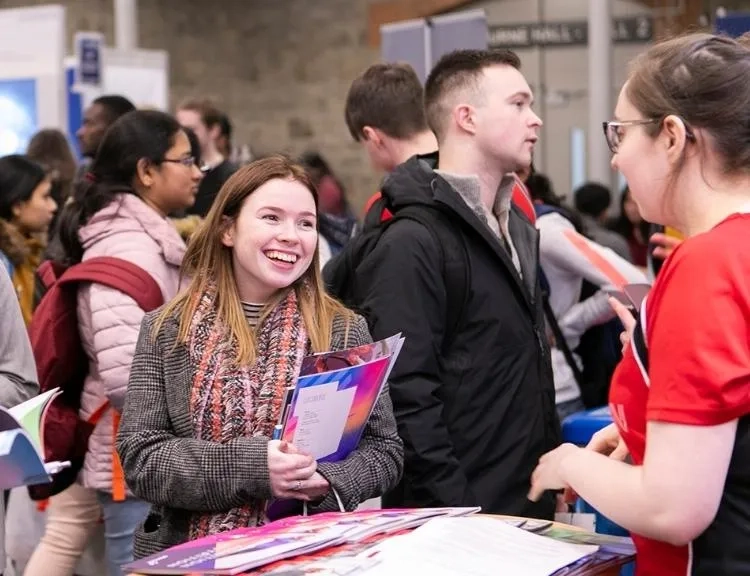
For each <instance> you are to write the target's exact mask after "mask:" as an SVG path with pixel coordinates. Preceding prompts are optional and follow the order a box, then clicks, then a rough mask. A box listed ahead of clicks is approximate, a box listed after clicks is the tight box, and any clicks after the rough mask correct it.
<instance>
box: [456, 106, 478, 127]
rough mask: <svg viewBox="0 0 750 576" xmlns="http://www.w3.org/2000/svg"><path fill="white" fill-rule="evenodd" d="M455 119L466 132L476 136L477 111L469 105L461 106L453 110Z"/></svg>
mask: <svg viewBox="0 0 750 576" xmlns="http://www.w3.org/2000/svg"><path fill="white" fill-rule="evenodd" d="M453 117H454V118H455V121H456V124H458V125H459V126H460V127H461V128H462V129H463V130H464V131H466V132H468V133H469V134H474V133H476V131H477V126H476V111H475V110H474V107H473V106H471V105H469V104H459V105H458V106H456V107H455V108H454V109H453Z"/></svg>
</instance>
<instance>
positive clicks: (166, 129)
mask: <svg viewBox="0 0 750 576" xmlns="http://www.w3.org/2000/svg"><path fill="white" fill-rule="evenodd" d="M199 179H200V171H199V170H198V167H197V166H196V164H195V161H194V159H193V156H192V153H191V151H190V142H189V140H188V137H187V135H186V134H185V132H184V131H183V130H182V129H181V127H180V125H179V124H178V123H177V121H176V120H175V119H174V118H173V117H172V116H170V115H168V114H164V113H163V112H157V111H146V110H137V111H134V112H130V113H128V114H126V115H124V116H122V117H121V118H120V119H119V120H117V121H116V122H115V123H114V124H112V126H111V127H110V129H109V130H108V131H107V133H106V135H105V136H104V139H103V140H102V143H101V145H100V146H99V148H98V151H97V154H96V156H95V158H94V160H93V162H92V164H91V166H90V170H89V172H88V174H87V177H86V178H85V179H84V180H82V181H80V182H78V184H77V185H76V188H75V192H74V195H73V198H72V201H71V202H68V203H67V204H66V205H65V208H64V209H63V212H62V214H61V215H60V226H59V232H60V233H59V237H60V247H61V253H59V254H56V255H55V257H56V259H57V260H58V261H59V262H60V263H61V264H64V265H73V264H76V263H78V262H81V261H84V260H88V259H90V258H95V257H99V256H109V257H114V258H120V259H123V260H127V261H129V262H131V263H133V264H136V265H138V266H140V267H141V268H142V269H143V270H145V271H146V272H148V273H149V274H150V275H151V276H152V277H153V279H154V280H155V281H156V283H157V284H158V285H159V287H160V288H161V291H162V294H163V296H164V300H165V301H168V300H169V299H171V298H172V297H174V296H175V294H177V291H178V289H179V283H180V264H181V263H182V257H183V255H184V253H185V243H184V242H183V240H182V239H181V238H180V236H179V234H178V233H177V231H176V230H175V228H174V226H173V225H172V223H171V222H170V220H169V218H168V215H169V214H171V213H173V212H175V211H179V210H182V209H184V208H185V207H187V206H189V205H190V204H192V203H193V202H194V201H195V193H196V190H197V184H198V181H199ZM77 309H78V328H79V332H80V336H81V343H82V345H83V349H84V351H85V352H86V355H87V357H88V359H89V370H88V373H87V376H86V379H85V382H84V389H83V394H82V396H81V411H80V417H81V419H82V420H88V419H89V418H90V417H91V416H92V414H94V413H96V412H97V411H100V410H102V409H104V413H103V415H102V417H101V418H100V419H99V421H98V422H97V423H96V426H95V427H94V431H93V433H92V435H91V437H90V438H89V443H88V451H87V453H86V457H85V461H84V466H83V470H82V472H81V477H80V482H81V483H80V484H73V485H72V486H71V487H70V488H68V489H67V490H65V491H63V492H61V493H60V494H58V495H56V496H53V497H52V498H50V500H49V507H48V509H47V514H48V516H47V527H46V532H45V534H44V537H43V538H42V540H41V542H40V543H39V546H38V547H37V549H36V550H35V551H34V554H33V556H32V558H31V559H30V561H29V564H28V565H27V567H26V573H25V576H42V575H44V576H63V575H66V576H67V575H70V574H71V573H72V571H73V568H74V566H75V564H76V563H77V561H78V558H79V557H80V556H81V554H82V552H83V550H84V548H85V547H86V544H87V540H88V537H89V534H90V533H91V531H92V530H94V529H96V527H97V526H98V525H100V524H99V520H100V519H101V518H102V516H103V519H104V535H105V541H106V555H107V572H108V575H109V576H121V574H122V571H121V569H120V566H122V565H123V564H126V563H128V562H130V561H132V559H133V534H134V533H135V529H136V526H138V524H140V523H141V522H142V521H143V519H144V518H145V517H146V514H147V513H148V506H149V505H148V503H146V502H143V501H141V500H138V499H137V498H134V497H133V495H132V494H129V493H128V490H127V486H126V485H125V484H124V482H123V480H122V476H121V473H120V463H119V460H118V458H117V454H116V452H115V449H114V437H115V433H116V431H117V428H118V421H119V415H120V412H121V411H122V408H123V404H124V402H125V391H126V388H127V382H128V378H129V375H130V370H131V363H132V359H133V354H134V353H135V346H136V341H137V339H138V330H139V327H140V324H141V320H142V319H143V315H144V311H143V310H142V309H141V308H140V307H139V306H138V305H137V304H136V302H135V301H134V300H133V299H132V298H130V297H129V296H126V295H125V294H123V293H122V292H119V291H117V290H115V289H112V288H109V287H105V286H102V285H99V284H96V283H92V284H88V285H86V286H83V287H81V288H80V289H79V290H78V294H77Z"/></svg>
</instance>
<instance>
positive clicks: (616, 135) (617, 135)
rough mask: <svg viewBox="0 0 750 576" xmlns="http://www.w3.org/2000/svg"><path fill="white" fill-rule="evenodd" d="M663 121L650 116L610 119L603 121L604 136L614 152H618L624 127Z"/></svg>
mask: <svg viewBox="0 0 750 576" xmlns="http://www.w3.org/2000/svg"><path fill="white" fill-rule="evenodd" d="M658 122H661V118H648V119H646V120H622V121H620V120H610V121H608V122H602V128H603V129H604V138H606V140H607V146H609V149H610V151H611V152H612V154H617V149H618V148H619V147H620V142H621V141H622V136H623V134H622V129H623V128H626V127H627V126H646V125H648V124H656V123H658Z"/></svg>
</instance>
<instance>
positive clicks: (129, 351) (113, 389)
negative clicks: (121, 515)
mask: <svg viewBox="0 0 750 576" xmlns="http://www.w3.org/2000/svg"><path fill="white" fill-rule="evenodd" d="M78 237H79V239H80V241H81V243H82V244H83V249H84V254H83V260H88V259H89V258H94V257H97V256H113V257H117V258H122V259H123V260H128V261H130V262H132V263H134V264H137V265H138V266H140V267H141V268H143V269H144V270H146V271H147V272H148V273H149V274H151V276H152V277H153V278H154V280H156V282H157V283H158V284H159V286H160V287H161V291H162V294H163V295H164V300H165V302H166V301H168V300H170V299H172V298H173V297H174V296H175V295H176V294H177V291H178V289H179V270H180V264H181V262H182V257H183V256H184V254H185V243H184V242H183V241H182V238H180V235H179V234H178V233H177V230H176V229H175V228H174V226H173V225H172V224H171V222H170V221H169V220H168V219H167V218H164V217H162V216H161V215H159V214H158V213H157V212H156V211H155V210H154V209H153V208H151V207H149V206H148V205H147V204H146V203H144V202H143V201H142V200H141V199H140V198H138V197H137V196H134V195H132V194H120V195H118V196H117V199H116V200H115V201H114V202H112V203H110V204H109V205H107V206H106V207H105V208H103V209H102V210H100V211H99V212H97V213H96V214H94V216H92V217H91V219H90V220H89V221H88V222H87V223H86V225H85V226H83V227H82V228H81V229H80V230H79V232H78ZM143 315H144V312H143V310H141V309H140V308H139V307H138V305H137V304H136V303H135V301H134V300H133V299H132V298H130V297H129V296H126V295H125V294H123V293H122V292H119V291H117V290H113V289H111V288H107V287H105V286H102V285H99V284H92V285H89V286H86V287H83V288H81V289H80V290H79V293H78V326H79V330H80V334H81V341H82V343H83V347H84V350H85V351H86V355H87V356H88V358H89V374H88V376H87V378H86V382H85V384H84V391H83V396H82V398H81V412H80V415H81V418H84V419H87V418H89V417H90V416H91V414H92V413H93V412H95V411H96V410H97V409H98V408H99V407H101V406H102V405H103V404H104V403H105V402H106V401H107V400H108V401H109V402H110V403H111V405H112V408H110V409H109V410H107V412H106V413H105V414H104V416H103V417H102V419H101V420H100V421H99V423H98V424H97V425H96V428H95V429H94V433H93V434H92V435H91V438H90V440H89V451H88V454H87V455H86V460H85V463H84V468H83V478H82V481H83V484H84V485H85V486H87V487H90V488H95V489H97V490H104V491H107V492H111V491H112V446H113V437H114V434H113V412H112V410H113V409H115V410H118V411H119V410H122V407H123V404H124V401H125V390H126V388H127V384H128V377H129V375H130V363H131V362H132V360H133V354H134V352H135V344H136V342H137V340H138V332H139V329H140V325H141V320H142V319H143Z"/></svg>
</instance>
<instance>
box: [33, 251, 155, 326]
mask: <svg viewBox="0 0 750 576" xmlns="http://www.w3.org/2000/svg"><path fill="white" fill-rule="evenodd" d="M42 281H44V278H42ZM58 282H59V283H60V284H68V283H71V282H92V283H96V284H102V285H103V286H107V287H109V288H113V289H114V290H118V291H120V292H122V293H123V294H126V295H127V296H130V297H131V298H132V299H133V300H135V302H136V304H138V306H139V307H140V308H141V309H143V310H145V311H146V312H150V311H151V310H155V309H156V308H158V307H159V306H161V305H162V304H163V303H164V296H163V295H162V293H161V288H159V285H158V284H157V283H156V280H154V279H153V277H152V276H151V274H149V273H148V272H146V271H145V270H144V269H143V268H141V267H140V266H137V265H136V264H133V263H132V262H128V261H127V260H123V259H121V258H113V257H111V256H100V257H97V258H92V259H90V260H86V261H84V262H81V263H80V264H75V265H74V266H71V267H70V268H68V269H67V270H66V271H65V272H64V273H63V274H62V276H61V277H60V279H59V280H58Z"/></svg>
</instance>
